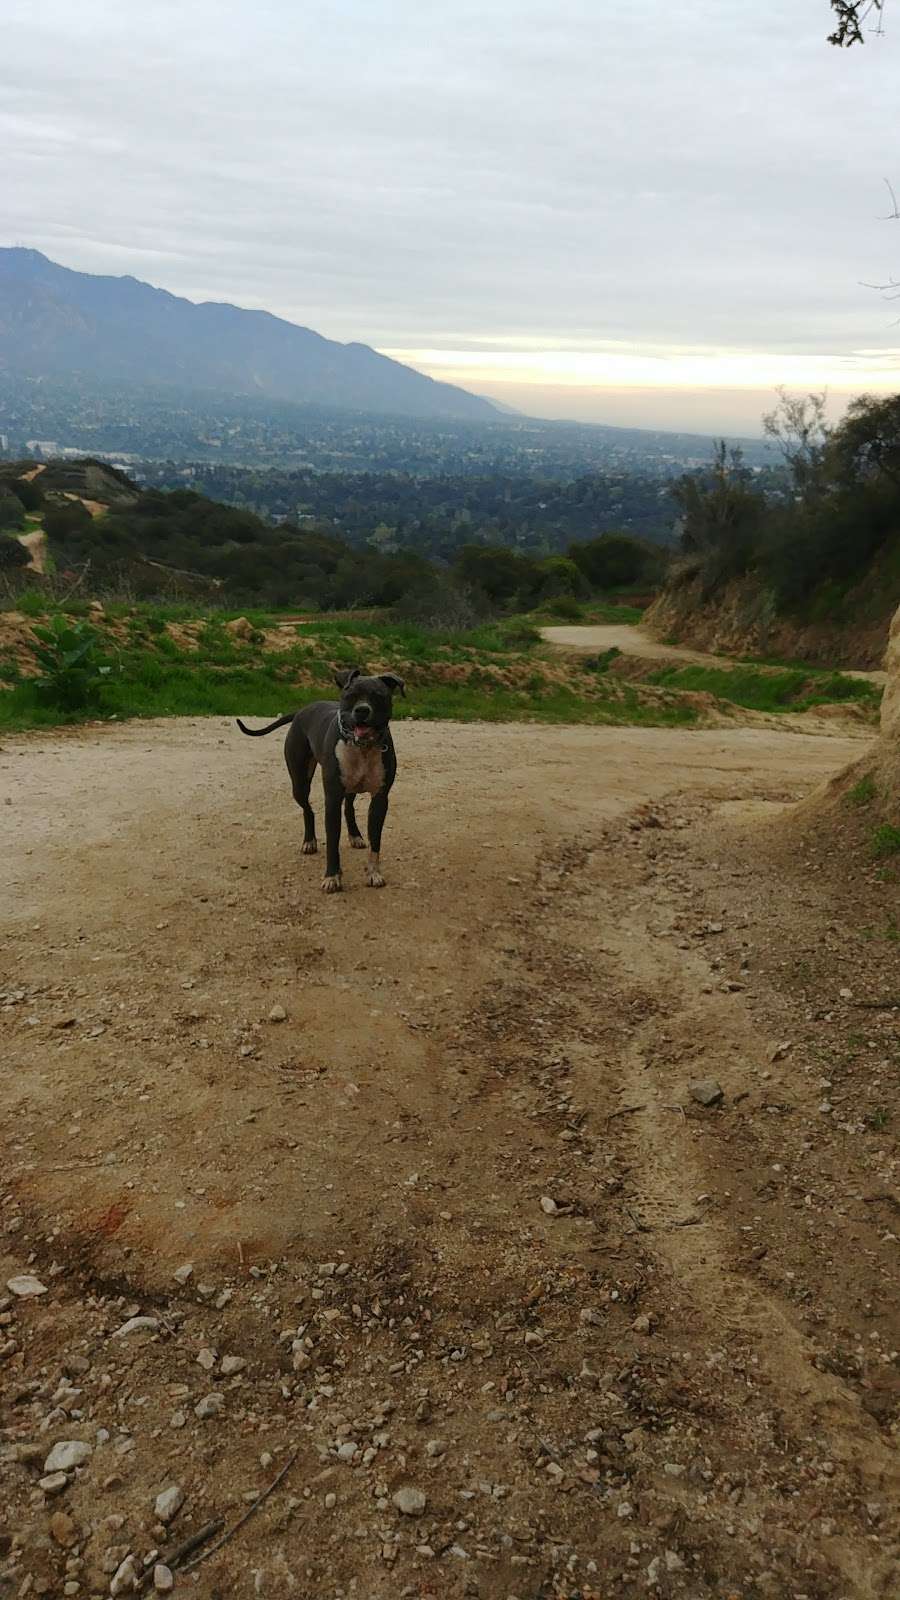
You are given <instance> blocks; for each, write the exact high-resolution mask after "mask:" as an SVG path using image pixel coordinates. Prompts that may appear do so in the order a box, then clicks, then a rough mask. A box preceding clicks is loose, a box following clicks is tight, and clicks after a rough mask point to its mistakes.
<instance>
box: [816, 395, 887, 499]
mask: <svg viewBox="0 0 900 1600" xmlns="http://www.w3.org/2000/svg"><path fill="white" fill-rule="evenodd" d="M824 466H825V472H826V475H827V477H828V478H829V479H833V480H834V481H836V482H837V483H838V484H840V486H841V487H843V488H850V487H854V486H856V485H859V484H864V483H871V482H872V481H873V480H876V479H878V478H879V477H881V476H884V477H885V478H889V479H890V481H891V483H892V484H893V486H894V488H895V489H900V394H892V395H888V396H887V397H886V398H885V399H884V400H881V399H878V398H876V397H875V396H874V395H868V394H863V395H858V396H857V398H856V399H855V400H851V402H850V404H849V406H848V407H847V415H846V416H845V417H844V419H843V421H842V422H841V424H840V426H839V427H837V428H835V430H834V432H833V433H832V435H831V437H830V439H829V442H828V448H827V450H826V453H825V460H824Z"/></svg>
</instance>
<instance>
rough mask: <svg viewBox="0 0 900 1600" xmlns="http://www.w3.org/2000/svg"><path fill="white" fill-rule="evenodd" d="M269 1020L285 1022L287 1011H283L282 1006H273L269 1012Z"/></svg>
mask: <svg viewBox="0 0 900 1600" xmlns="http://www.w3.org/2000/svg"><path fill="white" fill-rule="evenodd" d="M269 1021H270V1022H286V1021H287V1012H286V1011H285V1009H284V1006H273V1007H272V1009H271V1011H270V1012H269Z"/></svg>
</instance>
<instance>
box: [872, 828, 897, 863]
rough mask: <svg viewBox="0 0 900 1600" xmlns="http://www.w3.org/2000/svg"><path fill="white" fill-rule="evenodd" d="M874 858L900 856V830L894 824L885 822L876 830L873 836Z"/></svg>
mask: <svg viewBox="0 0 900 1600" xmlns="http://www.w3.org/2000/svg"><path fill="white" fill-rule="evenodd" d="M872 854H873V856H895V855H898V854H900V828H897V827H895V826H894V824H893V823H892V822H883V823H882V824H881V826H880V827H879V828H876V829H875V832H874V833H873V835H872Z"/></svg>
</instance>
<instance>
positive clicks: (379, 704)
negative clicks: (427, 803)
mask: <svg viewBox="0 0 900 1600" xmlns="http://www.w3.org/2000/svg"><path fill="white" fill-rule="evenodd" d="M334 681H335V683H336V684H337V685H338V687H339V688H340V689H341V690H342V691H343V692H342V694H341V698H340V700H316V701H314V703H313V704H312V705H310V706H304V708H303V710H302V711H296V712H295V711H292V712H291V713H290V714H289V715H288V716H286V717H279V718H278V720H277V722H270V723H269V725H268V727H267V728H245V726H244V724H243V723H242V721H241V719H240V717H238V718H237V725H238V727H239V728H240V730H241V733H249V734H250V735H251V736H252V737H253V738H255V739H258V738H260V737H261V736H262V735H263V734H264V733H274V731H275V729H276V728H283V727H285V726H286V725H287V724H288V723H290V732H289V733H288V735H287V737H286V739H285V741H284V759H285V761H286V762H287V769H288V772H289V773H290V775H291V787H292V788H293V791H294V799H295V800H296V802H297V804H298V806H300V808H301V810H302V812H303V853H304V855H308V856H310V855H315V853H316V850H317V849H318V844H317V843H316V819H315V817H314V815H313V809H312V806H311V805H310V803H309V788H310V784H311V783H312V779H313V773H314V772H315V770H316V767H317V766H319V767H321V768H322V783H323V786H324V789H325V877H324V879H323V882H322V888H323V889H324V890H325V892H326V894H333V893H334V892H335V890H337V889H340V888H341V886H342V885H341V806H342V805H343V808H344V816H345V817H346V819H347V832H348V834H349V835H350V844H351V845H352V847H353V849H354V850H362V849H364V848H365V845H364V841H363V836H362V834H361V833H360V831H359V828H358V827H357V823H356V813H355V811H354V801H355V797H356V796H357V795H358V794H369V795H371V796H372V798H371V801H370V802H369V816H368V834H369V862H368V871H367V873H366V879H367V882H368V883H369V884H370V886H371V887H372V888H373V889H381V888H383V887H384V879H383V877H382V876H381V869H380V858H381V832H382V829H383V827H384V819H385V817H386V816H387V809H388V795H389V794H390V790H391V785H392V783H393V781H394V779H395V777H396V776H397V757H396V755H395V753H394V741H393V739H392V738H391V730H390V727H389V723H390V720H391V710H392V709H393V696H394V695H395V694H396V693H400V694H405V693H406V691H405V689H404V686H403V679H402V678H398V677H397V674H396V673H394V672H383V673H382V674H381V676H380V677H378V678H364V677H363V675H362V673H361V671H360V669H359V667H351V669H350V671H349V672H336V673H335V675H334Z"/></svg>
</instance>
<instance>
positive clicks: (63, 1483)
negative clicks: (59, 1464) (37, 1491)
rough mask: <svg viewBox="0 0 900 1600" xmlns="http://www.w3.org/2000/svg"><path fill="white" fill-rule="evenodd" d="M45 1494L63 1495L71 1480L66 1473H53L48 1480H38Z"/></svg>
mask: <svg viewBox="0 0 900 1600" xmlns="http://www.w3.org/2000/svg"><path fill="white" fill-rule="evenodd" d="M38 1482H39V1483H40V1486H41V1488H42V1489H43V1491H44V1493H45V1494H62V1492H63V1489H65V1488H67V1487H68V1483H69V1478H68V1474H67V1473H65V1472H51V1473H49V1474H48V1476H47V1477H46V1478H40V1479H38Z"/></svg>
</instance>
